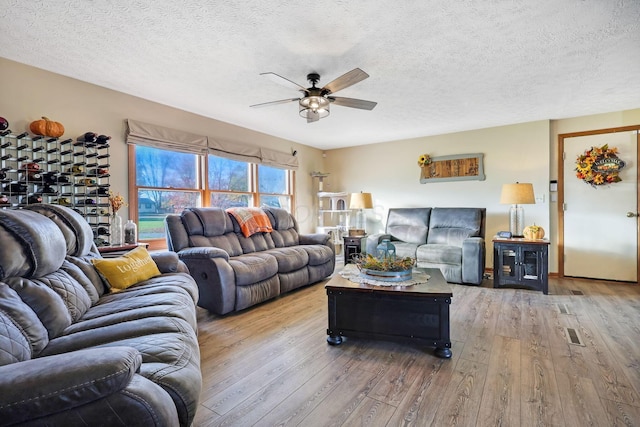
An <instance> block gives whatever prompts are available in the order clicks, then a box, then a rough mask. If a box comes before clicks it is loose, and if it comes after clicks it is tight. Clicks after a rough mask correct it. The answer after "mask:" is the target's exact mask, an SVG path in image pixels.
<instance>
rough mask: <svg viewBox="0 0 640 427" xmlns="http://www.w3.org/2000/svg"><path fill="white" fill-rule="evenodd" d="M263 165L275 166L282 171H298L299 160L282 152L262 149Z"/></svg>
mask: <svg viewBox="0 0 640 427" xmlns="http://www.w3.org/2000/svg"><path fill="white" fill-rule="evenodd" d="M260 156H261V157H262V162H261V163H262V164H263V165H268V166H273V167H276V168H280V169H291V170H297V169H298V158H297V157H295V156H292V155H291V154H287V153H283V152H282V151H275V150H270V149H268V148H261V149H260Z"/></svg>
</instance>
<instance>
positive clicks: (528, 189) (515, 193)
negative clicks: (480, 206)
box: [500, 182, 536, 237]
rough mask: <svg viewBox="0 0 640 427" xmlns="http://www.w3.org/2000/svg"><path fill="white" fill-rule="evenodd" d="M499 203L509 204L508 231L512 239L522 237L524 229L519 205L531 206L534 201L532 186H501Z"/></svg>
mask: <svg viewBox="0 0 640 427" xmlns="http://www.w3.org/2000/svg"><path fill="white" fill-rule="evenodd" d="M500 203H502V204H510V205H511V209H509V231H510V232H511V235H512V236H513V237H522V230H523V229H524V208H523V207H522V206H521V205H533V204H535V203H536V199H535V197H534V195H533V184H530V183H519V182H516V183H515V184H503V185H502V195H501V196H500Z"/></svg>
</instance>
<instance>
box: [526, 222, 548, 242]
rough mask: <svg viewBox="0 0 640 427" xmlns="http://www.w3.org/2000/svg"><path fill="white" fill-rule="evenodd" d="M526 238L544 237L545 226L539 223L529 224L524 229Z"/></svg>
mask: <svg viewBox="0 0 640 427" xmlns="http://www.w3.org/2000/svg"><path fill="white" fill-rule="evenodd" d="M522 234H523V235H524V238H525V239H527V240H537V239H542V238H543V237H544V228H542V227H540V226H539V225H535V224H533V225H529V226H527V227H525V228H524V230H523V231H522Z"/></svg>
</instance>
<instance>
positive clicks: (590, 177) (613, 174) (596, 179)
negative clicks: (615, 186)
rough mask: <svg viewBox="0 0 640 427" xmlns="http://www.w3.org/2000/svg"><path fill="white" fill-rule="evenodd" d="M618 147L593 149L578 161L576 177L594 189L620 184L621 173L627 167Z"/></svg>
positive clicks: (587, 151) (606, 146) (604, 146)
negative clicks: (618, 154)
mask: <svg viewBox="0 0 640 427" xmlns="http://www.w3.org/2000/svg"><path fill="white" fill-rule="evenodd" d="M617 153H618V149H617V148H616V147H611V148H609V145H608V144H605V145H603V146H602V147H591V148H589V149H588V150H586V151H585V152H584V154H581V155H579V156H578V158H577V159H576V167H575V171H576V177H577V178H578V179H581V180H583V181H584V182H586V183H587V184H589V185H591V186H592V187H597V186H600V185H606V184H611V183H614V182H620V181H622V179H621V178H620V176H619V171H620V169H622V168H623V167H624V165H625V163H624V161H622V160H620V159H619V158H618V156H617Z"/></svg>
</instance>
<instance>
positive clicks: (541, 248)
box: [493, 237, 549, 295]
mask: <svg viewBox="0 0 640 427" xmlns="http://www.w3.org/2000/svg"><path fill="white" fill-rule="evenodd" d="M548 276H549V241H548V240H528V239H521V238H511V239H502V238H497V237H496V238H494V239H493V287H494V288H507V287H516V288H518V287H523V288H526V289H534V290H537V291H542V292H543V293H544V294H545V295H547V294H548V293H549V277H548Z"/></svg>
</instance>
